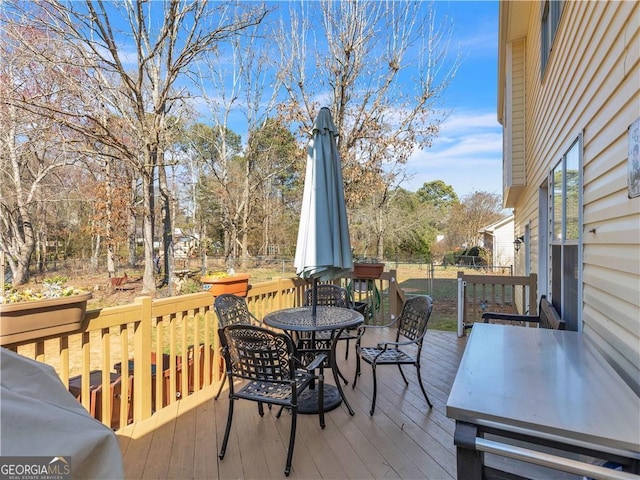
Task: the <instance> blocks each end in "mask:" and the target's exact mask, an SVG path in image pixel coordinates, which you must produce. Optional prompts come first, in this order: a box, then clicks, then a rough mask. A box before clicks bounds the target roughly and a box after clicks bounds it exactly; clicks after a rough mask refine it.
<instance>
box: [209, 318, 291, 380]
mask: <svg viewBox="0 0 640 480" xmlns="http://www.w3.org/2000/svg"><path fill="white" fill-rule="evenodd" d="M218 332H219V335H220V342H221V343H222V346H223V351H224V354H225V360H226V364H227V371H228V372H229V371H231V375H232V376H234V377H238V378H243V379H246V380H251V381H259V382H271V383H289V382H290V381H291V380H293V379H294V378H295V365H294V364H293V356H294V354H295V346H294V344H293V341H292V340H291V338H290V337H289V336H288V335H286V334H284V333H277V332H274V331H271V330H267V329H266V328H262V327H257V326H254V325H229V326H227V327H225V328H221V329H220V330H218ZM229 388H230V389H233V382H231V383H230V385H229Z"/></svg>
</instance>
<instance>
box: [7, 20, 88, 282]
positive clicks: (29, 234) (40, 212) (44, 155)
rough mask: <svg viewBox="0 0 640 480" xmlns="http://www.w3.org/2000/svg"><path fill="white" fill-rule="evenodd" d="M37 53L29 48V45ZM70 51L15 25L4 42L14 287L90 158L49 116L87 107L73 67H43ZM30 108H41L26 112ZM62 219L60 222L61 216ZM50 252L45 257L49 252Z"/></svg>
mask: <svg viewBox="0 0 640 480" xmlns="http://www.w3.org/2000/svg"><path fill="white" fill-rule="evenodd" d="M25 43H26V44H28V45H29V48H24V47H23V45H24V44H25ZM66 53H67V51H65V49H64V48H63V47H62V46H61V45H60V44H59V43H58V42H56V41H55V39H52V38H50V37H49V36H48V35H47V34H46V31H43V30H38V29H26V28H24V27H20V26H16V25H12V24H11V23H9V22H7V24H6V25H3V34H2V36H1V37H0V57H1V58H2V62H0V118H1V119H2V121H1V122H0V249H2V250H4V251H6V252H8V253H9V255H8V262H9V266H10V268H11V271H12V274H13V283H14V285H19V284H21V283H23V282H25V281H26V280H27V279H28V278H29V265H30V263H31V261H32V256H33V253H34V251H35V248H36V244H37V243H38V238H40V239H43V242H40V243H41V244H43V245H46V238H43V236H39V235H38V232H37V225H39V224H40V225H43V224H44V221H43V220H44V219H46V213H47V212H48V210H47V209H46V208H45V207H44V205H45V203H47V202H50V201H54V200H57V199H60V198H64V192H66V191H67V190H66V188H65V185H64V184H63V183H62V182H61V179H63V178H64V175H60V176H56V175H55V174H56V173H61V170H63V169H64V168H66V167H68V166H70V165H74V164H76V163H77V162H79V161H80V160H81V159H82V155H81V154H79V153H78V150H79V149H78V143H81V142H79V139H78V137H77V136H76V135H74V132H73V131H71V130H69V129H67V128H65V126H64V125H62V124H61V123H59V122H58V121H57V118H56V116H55V115H53V116H45V115H42V112H43V110H44V109H47V110H48V111H54V112H56V111H59V110H63V109H66V108H69V106H70V105H73V104H74V103H75V102H78V101H81V100H82V97H81V96H80V93H79V90H78V89H77V88H76V87H75V85H74V84H72V83H71V82H69V78H74V77H75V81H81V78H79V76H78V75H76V73H77V72H75V71H74V69H72V68H68V67H67V68H64V67H62V66H61V67H58V66H56V65H53V64H51V63H49V64H42V63H41V62H40V58H41V57H42V56H55V55H58V56H61V55H65V54H66ZM25 102H33V103H36V104H38V105H39V107H34V108H32V109H28V110H25V109H22V108H21V105H22V104H23V103H25ZM53 218H55V216H53ZM43 251H44V250H43Z"/></svg>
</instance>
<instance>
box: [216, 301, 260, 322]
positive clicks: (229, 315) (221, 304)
mask: <svg viewBox="0 0 640 480" xmlns="http://www.w3.org/2000/svg"><path fill="white" fill-rule="evenodd" d="M213 308H214V309H215V311H216V315H217V316H218V328H224V327H226V326H228V325H251V324H255V323H257V322H258V320H257V319H256V318H255V317H254V316H253V315H251V313H250V312H249V307H248V306H247V301H246V300H245V299H244V298H243V297H238V296H237V295H233V294H231V293H224V294H222V295H219V296H218V297H216V300H215V302H213Z"/></svg>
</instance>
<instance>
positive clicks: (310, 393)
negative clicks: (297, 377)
mask: <svg viewBox="0 0 640 480" xmlns="http://www.w3.org/2000/svg"><path fill="white" fill-rule="evenodd" d="M341 403H342V398H341V397H340V391H339V390H338V389H337V388H336V387H335V386H333V385H327V384H326V383H325V385H324V411H325V412H329V411H331V410H334V409H336V408H338V407H339V406H340V404H341ZM298 413H302V414H305V415H307V414H317V413H318V390H317V389H315V390H309V389H306V390H305V391H304V392H302V394H301V395H298Z"/></svg>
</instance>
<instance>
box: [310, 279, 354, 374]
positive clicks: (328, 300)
mask: <svg viewBox="0 0 640 480" xmlns="http://www.w3.org/2000/svg"><path fill="white" fill-rule="evenodd" d="M316 290H317V291H316V305H322V306H327V307H342V308H351V309H354V306H353V302H351V301H350V299H349V292H347V289H346V288H342V287H340V286H338V285H333V284H331V283H321V284H319V285H318V286H317V289H316ZM312 301H313V289H312V288H309V289H307V290H306V291H305V305H307V306H309V305H311V304H312ZM359 311H360V310H359ZM360 313H363V312H362V311H360ZM331 336H332V332H330V331H328V332H317V333H316V334H315V340H316V342H319V341H320V342H322V341H324V342H327V343H329V341H330V340H331V338H332V337H331ZM357 338H358V336H357V332H356V331H355V330H343V331H342V332H341V333H340V336H339V337H338V340H341V341H342V340H343V341H345V342H346V349H345V353H344V359H345V360H348V359H349V342H350V341H351V340H356V339H357ZM327 347H329V346H327ZM327 349H328V348H327ZM340 375H341V376H342V374H340ZM346 384H347V382H346V381H345V385H346Z"/></svg>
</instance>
